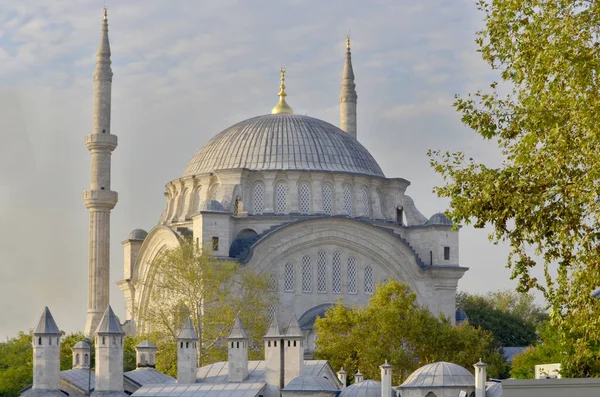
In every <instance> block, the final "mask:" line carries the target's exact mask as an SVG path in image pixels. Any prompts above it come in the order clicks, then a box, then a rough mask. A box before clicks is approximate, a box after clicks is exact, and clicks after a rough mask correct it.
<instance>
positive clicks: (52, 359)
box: [32, 307, 60, 392]
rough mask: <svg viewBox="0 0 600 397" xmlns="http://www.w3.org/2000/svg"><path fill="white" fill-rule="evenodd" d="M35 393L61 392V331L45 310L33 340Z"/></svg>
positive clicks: (33, 387)
mask: <svg viewBox="0 0 600 397" xmlns="http://www.w3.org/2000/svg"><path fill="white" fill-rule="evenodd" d="M32 345H33V386H32V389H33V390H34V391H42V390H43V391H49V392H59V391H60V330H59V329H58V327H57V326H56V322H54V318H53V317H52V313H50V310H48V308H47V307H45V308H44V311H43V312H42V316H41V317H40V321H38V324H37V326H36V327H35V330H34V331H33V338H32Z"/></svg>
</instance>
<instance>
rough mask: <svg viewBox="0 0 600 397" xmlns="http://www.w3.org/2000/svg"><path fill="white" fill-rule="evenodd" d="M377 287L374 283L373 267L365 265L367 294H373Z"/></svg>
mask: <svg viewBox="0 0 600 397" xmlns="http://www.w3.org/2000/svg"><path fill="white" fill-rule="evenodd" d="M374 289H375V285H374V283H373V268H372V267H371V266H367V267H365V294H372V293H373V291H374Z"/></svg>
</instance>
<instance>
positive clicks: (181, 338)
mask: <svg viewBox="0 0 600 397" xmlns="http://www.w3.org/2000/svg"><path fill="white" fill-rule="evenodd" d="M197 343H198V333H197V332H196V329H195V328H194V324H192V319H191V318H189V317H188V318H187V319H186V320H185V323H184V324H183V327H181V330H180V331H179V334H178V335H177V383H196V365H197V364H196V362H197V359H198V353H197V350H196V349H197Z"/></svg>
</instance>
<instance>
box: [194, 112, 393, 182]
mask: <svg viewBox="0 0 600 397" xmlns="http://www.w3.org/2000/svg"><path fill="white" fill-rule="evenodd" d="M242 168H245V169H250V170H302V171H333V172H349V173H354V174H363V175H371V176H378V177H384V174H383V172H382V171H381V168H380V167H379V165H378V164H377V162H376V161H375V159H374V158H373V156H371V154H370V153H369V152H368V151H367V149H365V147H364V146H363V145H361V144H360V142H358V141H357V140H356V139H354V138H352V137H351V136H350V135H349V134H347V133H345V132H344V131H342V130H340V129H339V128H338V127H336V126H334V125H332V124H329V123H328V122H326V121H323V120H319V119H315V118H313V117H309V116H302V115H298V114H268V115H264V116H258V117H254V118H251V119H248V120H244V121H242V122H239V123H237V124H235V125H233V126H231V127H229V128H227V129H225V130H224V131H222V132H221V133H219V134H218V135H216V136H215V137H214V138H212V139H211V140H210V141H209V142H208V143H206V144H205V145H204V146H203V147H202V148H201V149H200V150H198V151H197V152H196V154H195V155H194V157H192V159H191V160H190V162H189V163H188V165H187V167H186V169H185V171H184V173H183V176H184V177H187V176H192V175H198V174H205V173H209V172H213V171H217V170H224V169H242Z"/></svg>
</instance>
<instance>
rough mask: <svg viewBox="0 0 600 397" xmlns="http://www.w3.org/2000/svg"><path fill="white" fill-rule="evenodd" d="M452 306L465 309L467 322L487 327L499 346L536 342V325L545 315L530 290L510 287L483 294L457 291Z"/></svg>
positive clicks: (537, 337)
mask: <svg viewBox="0 0 600 397" xmlns="http://www.w3.org/2000/svg"><path fill="white" fill-rule="evenodd" d="M456 306H457V307H460V308H462V309H463V310H464V311H465V313H466V314H467V317H468V318H469V323H470V324H471V325H473V326H474V327H481V328H482V329H484V330H487V331H489V332H490V333H491V334H492V336H493V337H494V339H495V340H496V341H497V342H498V343H499V344H500V345H501V346H529V345H534V344H536V343H537V342H538V341H539V336H538V334H537V326H538V325H539V324H540V323H542V322H543V321H545V319H546V318H547V314H546V313H545V312H544V311H543V310H542V309H541V308H540V307H539V306H538V305H536V304H535V302H534V298H533V295H532V294H520V293H516V292H513V291H510V290H504V291H495V292H489V293H487V294H486V295H476V294H469V293H466V292H459V293H458V294H457V296H456Z"/></svg>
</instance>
